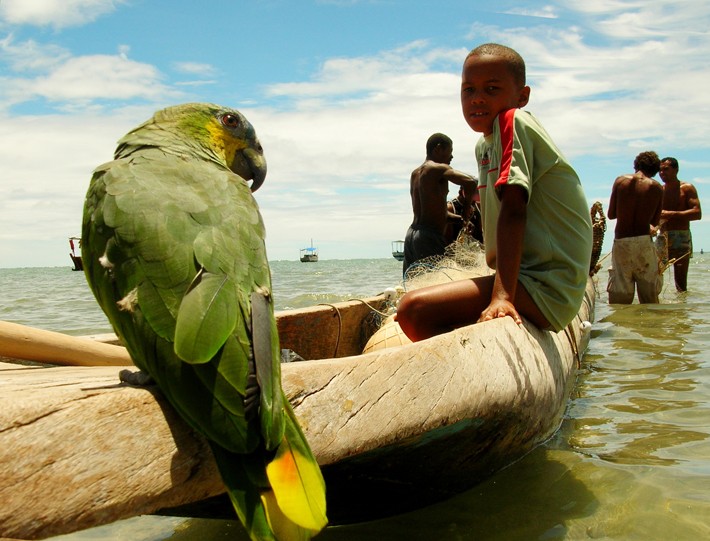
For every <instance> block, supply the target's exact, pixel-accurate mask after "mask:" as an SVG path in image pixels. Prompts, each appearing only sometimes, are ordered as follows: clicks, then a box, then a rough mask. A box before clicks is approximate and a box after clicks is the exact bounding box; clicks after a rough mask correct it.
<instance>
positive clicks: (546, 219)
mask: <svg viewBox="0 0 710 541" xmlns="http://www.w3.org/2000/svg"><path fill="white" fill-rule="evenodd" d="M529 96H530V87H529V86H526V84H525V62H524V61H523V59H522V58H521V57H520V55H519V54H518V53H517V52H515V51H514V50H513V49H510V48H509V47H505V46H503V45H498V44H494V43H488V44H485V45H481V46H479V47H477V48H475V49H474V50H473V51H471V52H470V53H469V54H468V56H467V57H466V60H465V61H464V65H463V71H462V74H461V108H462V111H463V114H464V118H465V119H466V122H467V123H468V125H469V127H471V129H473V130H474V131H476V132H479V133H481V134H482V135H483V137H482V138H481V139H480V140H479V141H478V143H477V144H476V158H477V159H478V167H479V175H478V178H479V181H478V191H479V195H480V197H481V214H482V218H483V236H484V245H485V251H486V261H487V263H488V265H489V266H490V267H491V268H494V269H496V273H495V274H494V275H488V276H481V277H476V278H473V279H470V280H459V281H455V282H449V283H446V284H442V285H437V286H431V287H426V288H422V289H416V290H413V291H409V292H407V293H406V294H405V295H404V296H403V297H402V299H401V300H400V302H399V305H398V308H397V321H398V322H399V324H400V326H401V327H402V330H403V331H404V332H405V333H406V335H407V336H408V337H409V338H410V339H411V340H413V341H416V340H422V339H424V338H429V337H430V336H434V335H436V334H440V333H443V332H447V331H450V330H452V329H454V328H456V327H462V326H464V325H469V324H471V323H475V322H476V321H487V320H491V319H494V318H501V317H508V316H510V317H511V318H513V321H515V322H516V323H518V324H521V323H522V318H521V316H524V317H526V318H527V319H528V320H530V321H531V322H532V323H533V324H534V325H536V326H537V327H539V328H541V329H552V330H555V331H559V330H561V329H563V328H565V327H566V326H567V325H568V324H569V322H570V321H572V319H573V318H574V316H575V314H576V313H577V310H579V306H580V305H581V303H582V299H583V298H584V291H585V287H586V282H587V275H588V273H589V260H590V256H591V250H592V224H591V219H590V213H589V207H588V205H587V200H586V197H585V195H584V192H583V190H582V186H581V183H580V181H579V178H578V177H577V174H576V173H575V171H574V169H572V167H571V166H570V164H569V163H568V162H567V160H565V158H564V156H562V154H561V153H560V151H559V150H558V149H557V147H556V146H555V144H554V143H553V142H552V140H551V138H550V136H549V135H548V134H547V132H545V130H544V128H543V127H542V126H541V125H540V123H539V122H538V121H537V120H536V119H535V117H533V116H532V115H531V114H530V113H528V112H526V111H522V110H520V108H522V107H524V106H525V105H527V103H528V99H529Z"/></svg>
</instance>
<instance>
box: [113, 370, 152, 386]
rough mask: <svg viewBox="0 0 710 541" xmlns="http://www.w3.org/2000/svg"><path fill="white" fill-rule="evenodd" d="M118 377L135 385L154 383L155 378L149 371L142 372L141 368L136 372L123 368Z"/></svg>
mask: <svg viewBox="0 0 710 541" xmlns="http://www.w3.org/2000/svg"><path fill="white" fill-rule="evenodd" d="M118 379H120V380H121V381H122V382H123V383H128V384H129V385H135V386H136V387H145V386H146V385H151V384H153V383H154V381H153V378H152V377H150V374H148V373H147V372H141V371H140V370H138V371H136V372H134V371H133V370H121V371H120V372H119V373H118Z"/></svg>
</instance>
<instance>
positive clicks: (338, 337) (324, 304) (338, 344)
mask: <svg viewBox="0 0 710 541" xmlns="http://www.w3.org/2000/svg"><path fill="white" fill-rule="evenodd" d="M318 306H330V307H331V308H332V309H333V310H335V313H336V314H337V316H338V334H337V338H336V339H335V351H334V352H333V358H334V359H335V358H336V357H337V356H338V347H339V346H340V335H341V334H342V333H343V317H342V316H341V315H340V310H338V307H337V306H335V305H334V304H330V303H327V302H320V303H318Z"/></svg>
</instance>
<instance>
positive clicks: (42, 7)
mask: <svg viewBox="0 0 710 541" xmlns="http://www.w3.org/2000/svg"><path fill="white" fill-rule="evenodd" d="M121 3H123V2H122V0H2V2H0V19H2V20H4V21H5V22H7V23H10V24H15V25H21V24H27V25H34V26H53V27H54V28H64V27H68V26H80V25H83V24H86V23H89V22H91V21H94V20H96V19H98V18H99V17H101V16H102V15H106V14H107V13H110V12H112V11H114V10H115V9H116V6H117V5H118V4H121Z"/></svg>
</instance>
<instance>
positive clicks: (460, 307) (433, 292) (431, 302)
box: [397, 276, 550, 342]
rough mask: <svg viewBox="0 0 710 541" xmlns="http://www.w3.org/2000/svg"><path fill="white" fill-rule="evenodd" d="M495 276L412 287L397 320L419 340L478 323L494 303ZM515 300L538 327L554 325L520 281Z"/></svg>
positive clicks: (522, 314) (401, 306) (521, 310)
mask: <svg viewBox="0 0 710 541" xmlns="http://www.w3.org/2000/svg"><path fill="white" fill-rule="evenodd" d="M494 279H495V276H481V277H478V278H472V279H470V280H458V281H456V282H450V283H447V284H441V285H435V286H430V287H425V288H422V289H417V290H414V291H410V292H408V293H407V294H406V295H405V296H404V297H402V300H400V302H399V306H398V308H397V321H398V322H399V325H400V327H402V330H403V331H404V333H405V334H406V335H407V336H408V337H409V339H410V340H412V341H415V342H416V341H418V340H424V339H425V338H430V337H432V336H435V335H437V334H442V333H445V332H448V331H451V330H453V329H455V328H458V327H463V326H465V325H470V324H472V323H475V322H476V321H478V318H479V317H480V316H481V312H482V311H483V310H484V309H485V308H486V307H487V306H488V305H489V304H490V300H491V293H492V291H493V281H494ZM514 304H515V307H516V309H517V310H518V312H519V313H520V315H521V316H523V317H525V318H527V319H529V320H530V321H531V322H532V323H533V324H535V325H536V326H537V327H539V328H541V329H546V328H548V327H549V326H550V323H549V322H548V321H547V318H546V317H545V316H544V315H543V314H542V312H540V310H539V308H538V307H537V305H536V304H535V303H534V302H533V300H532V297H530V295H529V294H528V292H527V291H526V289H525V288H524V287H523V286H522V284H520V283H518V288H517V290H516V295H515V302H514Z"/></svg>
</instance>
